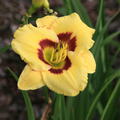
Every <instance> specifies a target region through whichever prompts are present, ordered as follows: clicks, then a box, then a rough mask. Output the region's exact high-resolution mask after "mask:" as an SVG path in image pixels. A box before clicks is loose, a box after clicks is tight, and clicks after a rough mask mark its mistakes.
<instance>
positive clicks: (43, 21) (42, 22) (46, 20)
mask: <svg viewBox="0 0 120 120" xmlns="http://www.w3.org/2000/svg"><path fill="white" fill-rule="evenodd" d="M56 20H57V17H56V16H45V17H43V18H39V19H37V20H36V24H37V26H38V27H45V28H48V29H50V28H51V26H52V25H53V24H54V23H55V21H56Z"/></svg>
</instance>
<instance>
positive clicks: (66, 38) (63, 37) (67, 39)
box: [38, 32, 76, 74]
mask: <svg viewBox="0 0 120 120" xmlns="http://www.w3.org/2000/svg"><path fill="white" fill-rule="evenodd" d="M57 36H58V38H59V41H61V42H64V43H67V44H68V50H69V51H74V50H75V48H76V37H72V38H71V36H72V33H71V32H66V33H60V34H58V35H57ZM57 44H58V43H56V42H53V41H51V40H50V39H44V40H42V41H40V43H39V45H40V49H38V57H39V59H40V60H42V61H43V62H44V63H46V64H48V65H50V64H49V63H48V62H47V61H45V59H44V57H43V49H44V48H46V47H54V48H56V46H57ZM70 67H71V61H70V59H69V58H68V57H66V58H65V64H64V66H63V68H61V69H54V68H51V69H49V71H50V72H51V73H54V74H60V73H62V72H63V70H68V69H69V68H70Z"/></svg>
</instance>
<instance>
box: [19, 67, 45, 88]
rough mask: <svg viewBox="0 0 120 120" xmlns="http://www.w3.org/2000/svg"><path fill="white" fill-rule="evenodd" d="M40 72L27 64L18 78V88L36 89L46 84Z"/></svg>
mask: <svg viewBox="0 0 120 120" xmlns="http://www.w3.org/2000/svg"><path fill="white" fill-rule="evenodd" d="M44 85H45V84H44V82H43V79H42V76H41V73H40V72H37V71H34V70H32V69H31V68H30V66H29V65H26V66H25V68H24V70H23V72H22V73H21V75H20V77H19V80H18V88H19V89H21V90H34V89H37V88H40V87H42V86H44Z"/></svg>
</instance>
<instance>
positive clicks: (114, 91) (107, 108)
mask: <svg viewBox="0 0 120 120" xmlns="http://www.w3.org/2000/svg"><path fill="white" fill-rule="evenodd" d="M118 90H120V79H119V80H118V82H117V83H116V86H115V88H114V90H113V92H112V94H111V96H110V98H109V100H108V102H107V105H106V106H105V109H104V111H103V114H102V116H101V119H100V120H109V119H106V116H107V115H109V116H110V114H109V112H108V111H109V110H110V106H111V105H112V104H113V101H114V99H115V98H116V94H117V92H118Z"/></svg>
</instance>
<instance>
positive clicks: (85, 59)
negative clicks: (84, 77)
mask: <svg viewBox="0 0 120 120" xmlns="http://www.w3.org/2000/svg"><path fill="white" fill-rule="evenodd" d="M78 57H79V58H78V59H79V60H80V62H81V65H82V66H83V69H86V72H88V73H94V72H95V70H96V63H95V59H94V57H93V55H92V53H91V52H90V51H88V50H84V51H82V52H80V54H79V55H78Z"/></svg>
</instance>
